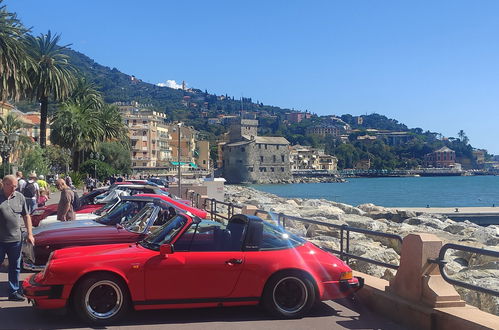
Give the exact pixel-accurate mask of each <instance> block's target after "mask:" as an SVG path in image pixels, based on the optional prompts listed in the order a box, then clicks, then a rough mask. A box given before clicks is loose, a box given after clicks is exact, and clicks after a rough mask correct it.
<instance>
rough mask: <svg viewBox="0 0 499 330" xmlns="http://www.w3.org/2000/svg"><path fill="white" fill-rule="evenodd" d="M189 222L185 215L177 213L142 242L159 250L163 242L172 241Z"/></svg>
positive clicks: (152, 248) (145, 245) (143, 244)
mask: <svg viewBox="0 0 499 330" xmlns="http://www.w3.org/2000/svg"><path fill="white" fill-rule="evenodd" d="M186 223H187V218H186V217H184V216H183V215H176V216H174V217H173V218H171V219H170V220H168V222H167V223H165V224H164V225H162V226H161V227H159V228H158V229H156V230H155V231H153V232H152V233H151V234H150V235H149V236H147V238H145V239H144V240H142V241H141V242H140V244H141V245H142V246H143V247H145V248H147V249H151V250H157V251H159V247H160V246H161V245H162V244H166V243H171V241H172V239H173V238H174V237H175V235H177V234H178V233H179V232H180V231H181V230H182V228H183V227H184V226H185V224H186Z"/></svg>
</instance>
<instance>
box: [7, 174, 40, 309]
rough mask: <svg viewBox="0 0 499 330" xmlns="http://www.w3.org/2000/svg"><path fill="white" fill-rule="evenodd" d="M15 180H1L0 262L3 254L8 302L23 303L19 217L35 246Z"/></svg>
mask: <svg viewBox="0 0 499 330" xmlns="http://www.w3.org/2000/svg"><path fill="white" fill-rule="evenodd" d="M17 182H18V181H17V178H16V177H15V176H13V175H6V176H5V177H4V178H3V180H2V188H1V189H0V260H1V261H3V260H4V258H5V254H7V257H8V259H9V287H8V291H9V300H11V301H24V299H25V298H24V296H23V295H22V293H21V288H20V286H19V274H20V272H21V246H22V244H21V226H20V224H21V217H22V218H23V220H24V226H25V227H26V232H27V234H28V236H27V241H28V242H29V243H31V244H33V245H35V238H34V237H33V232H32V226H31V217H30V216H29V213H28V209H27V207H26V200H25V198H24V196H23V194H21V193H20V192H18V191H16V187H17Z"/></svg>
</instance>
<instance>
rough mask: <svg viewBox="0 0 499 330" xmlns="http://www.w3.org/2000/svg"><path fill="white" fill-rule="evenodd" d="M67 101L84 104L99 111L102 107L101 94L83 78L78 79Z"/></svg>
mask: <svg viewBox="0 0 499 330" xmlns="http://www.w3.org/2000/svg"><path fill="white" fill-rule="evenodd" d="M68 100H71V101H72V102H77V103H80V104H82V103H86V104H87V106H89V107H93V108H95V109H100V108H101V107H102V106H103V105H104V100H103V99H102V94H101V93H100V92H99V91H98V90H97V88H96V87H95V85H94V84H93V83H91V82H89V81H88V80H86V79H85V78H83V77H78V78H77V80H76V83H75V86H74V88H73V90H72V91H71V93H70V95H69V97H68Z"/></svg>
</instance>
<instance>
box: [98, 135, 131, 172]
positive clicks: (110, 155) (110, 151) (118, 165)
mask: <svg viewBox="0 0 499 330" xmlns="http://www.w3.org/2000/svg"><path fill="white" fill-rule="evenodd" d="M99 150H100V153H101V154H102V155H104V161H105V162H106V163H107V164H109V165H110V166H111V167H112V168H114V169H115V170H116V173H121V174H130V173H132V161H131V159H130V149H129V148H127V147H126V146H124V145H123V144H121V143H119V142H103V143H101V144H100V146H99Z"/></svg>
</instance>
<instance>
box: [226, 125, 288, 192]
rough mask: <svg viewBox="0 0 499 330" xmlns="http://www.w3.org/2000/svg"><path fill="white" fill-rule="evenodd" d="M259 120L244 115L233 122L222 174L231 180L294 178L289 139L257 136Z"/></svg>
mask: <svg viewBox="0 0 499 330" xmlns="http://www.w3.org/2000/svg"><path fill="white" fill-rule="evenodd" d="M257 128H258V121H257V120H252V119H241V120H239V121H236V122H234V123H233V125H232V126H231V130H230V133H229V141H228V142H227V143H225V144H224V145H223V146H222V148H223V176H224V178H225V179H226V180H227V181H228V182H230V183H243V182H251V183H269V182H279V181H283V180H290V179H291V171H290V159H289V142H288V140H286V139H285V138H283V137H273V136H272V137H270V136H257Z"/></svg>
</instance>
